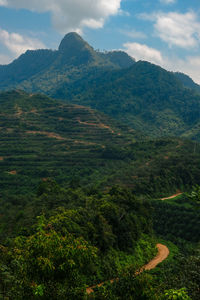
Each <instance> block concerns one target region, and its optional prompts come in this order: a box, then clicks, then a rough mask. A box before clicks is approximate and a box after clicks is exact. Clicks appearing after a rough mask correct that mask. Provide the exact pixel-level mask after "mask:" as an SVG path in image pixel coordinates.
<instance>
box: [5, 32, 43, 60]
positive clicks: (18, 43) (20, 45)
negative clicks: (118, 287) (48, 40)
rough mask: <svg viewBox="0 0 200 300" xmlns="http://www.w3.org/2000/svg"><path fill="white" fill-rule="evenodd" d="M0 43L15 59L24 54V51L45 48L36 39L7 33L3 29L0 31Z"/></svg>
mask: <svg viewBox="0 0 200 300" xmlns="http://www.w3.org/2000/svg"><path fill="white" fill-rule="evenodd" d="M0 43H2V44H3V45H4V46H5V47H6V48H7V49H8V50H9V51H10V52H11V53H12V54H13V55H14V56H15V57H16V56H19V55H20V54H22V53H24V52H25V51H26V50H35V49H39V48H40V49H41V48H45V45H44V44H43V43H42V42H40V41H39V40H38V39H35V38H33V39H32V38H29V37H26V36H22V35H20V34H18V33H9V32H8V31H6V30H3V29H0ZM4 58H5V57H4Z"/></svg>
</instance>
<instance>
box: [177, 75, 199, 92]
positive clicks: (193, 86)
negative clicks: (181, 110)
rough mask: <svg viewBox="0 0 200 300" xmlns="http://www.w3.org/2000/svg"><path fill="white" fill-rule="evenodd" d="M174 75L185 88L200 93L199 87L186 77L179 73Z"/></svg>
mask: <svg viewBox="0 0 200 300" xmlns="http://www.w3.org/2000/svg"><path fill="white" fill-rule="evenodd" d="M174 75H175V76H176V77H177V78H178V79H179V80H180V81H181V82H182V83H183V85H184V86H185V87H186V88H189V89H193V90H195V91H197V92H198V93H200V85H199V84H197V83H195V82H194V81H193V80H192V78H190V77H189V76H188V75H186V74H184V73H181V72H175V73H174Z"/></svg>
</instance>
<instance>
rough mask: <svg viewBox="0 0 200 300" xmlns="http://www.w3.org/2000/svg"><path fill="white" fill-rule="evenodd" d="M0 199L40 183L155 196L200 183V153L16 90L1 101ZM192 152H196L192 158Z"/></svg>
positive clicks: (183, 144)
mask: <svg viewBox="0 0 200 300" xmlns="http://www.w3.org/2000/svg"><path fill="white" fill-rule="evenodd" d="M0 108H1V114H0V121H1V128H0V138H1V143H0V165H1V174H0V184H1V194H3V193H9V194H16V193H27V192H30V191H31V190H32V191H33V190H34V189H35V188H36V186H37V185H38V183H39V182H40V181H41V180H47V178H52V179H56V180H57V181H58V182H59V183H64V182H65V183H67V182H68V184H75V185H76V186H77V185H79V184H80V185H84V186H91V185H94V184H95V185H96V186H99V187H101V188H106V187H108V186H111V185H112V184H123V185H126V186H130V187H132V188H133V189H134V190H135V192H137V193H143V194H145V193H147V194H157V193H160V192H161V191H163V193H167V192H168V191H169V190H172V189H176V188H180V187H181V186H182V185H185V184H186V185H188V186H191V185H193V184H195V183H196V182H198V180H200V171H199V169H198V165H199V163H200V159H199V157H200V156H199V153H200V146H199V144H197V143H193V142H190V141H187V140H185V141H184V140H180V139H160V140H155V141H154V140H152V141H151V140H148V139H147V138H145V136H144V135H143V134H141V133H140V132H137V131H135V130H133V129H130V128H128V127H127V126H125V125H121V124H120V123H117V122H116V121H114V120H112V119H110V118H108V117H107V116H105V115H103V114H101V113H98V112H96V111H94V110H92V109H90V108H87V107H83V106H78V105H72V104H67V103H65V102H61V101H57V100H52V99H50V98H48V97H46V96H42V95H39V94H36V95H33V94H27V93H25V92H22V91H13V92H6V93H1V94H0ZM191 149H194V151H191Z"/></svg>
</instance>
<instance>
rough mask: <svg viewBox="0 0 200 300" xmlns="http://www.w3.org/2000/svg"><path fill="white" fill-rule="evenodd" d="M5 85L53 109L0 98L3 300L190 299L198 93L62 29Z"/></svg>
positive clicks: (198, 265)
mask: <svg viewBox="0 0 200 300" xmlns="http://www.w3.org/2000/svg"><path fill="white" fill-rule="evenodd" d="M10 87H14V88H16V87H17V88H23V89H25V90H27V91H29V92H31V93H32V92H35V91H36V92H41V91H42V92H45V93H46V94H47V95H51V96H53V97H54V98H60V99H63V100H62V101H61V100H59V101H58V100H55V99H54V100H53V99H51V98H49V97H48V96H44V95H41V94H28V93H26V92H24V91H22V90H20V89H18V90H13V91H8V92H2V93H0V108H1V112H0V168H1V172H0V187H1V190H0V218H1V222H0V300H1V299H2V300H21V299H33V300H36V299H44V300H45V299H46V300H47V299H52V300H54V299H55V300H59V299H61V298H63V299H69V300H70V299H72V300H74V299H80V300H82V299H85V300H86V299H88V300H89V299H96V300H104V299H105V300H118V299H119V300H120V299H126V300H129V299H130V300H156V299H157V300H169V299H188V300H189V299H193V300H199V286H200V272H199V269H200V256H199V253H200V244H199V243H200V240H199V236H200V229H199V228H200V210H199V205H200V186H199V183H200V168H199V165H200V144H199V142H198V140H199V139H200V135H199V132H200V131H199V127H200V122H199V119H200V118H199V109H200V96H199V93H198V89H199V87H198V85H196V84H195V83H194V82H193V81H192V80H190V78H188V77H187V76H185V75H184V74H180V73H178V74H173V73H170V72H167V71H165V70H163V69H162V68H160V67H157V66H155V65H152V64H150V63H147V62H141V61H140V62H137V63H136V62H135V61H134V60H133V59H131V58H130V57H129V56H128V55H127V54H125V53H124V52H121V51H114V52H108V53H107V52H105V53H101V52H98V51H94V49H93V48H92V47H91V46H90V45H89V44H87V43H86V42H85V41H84V40H83V39H82V38H81V37H80V36H78V35H77V34H75V33H71V34H68V35H66V36H65V38H64V39H63V40H62V42H61V44H60V46H59V49H58V51H51V50H37V51H27V52H26V53H25V54H24V55H22V56H21V57H20V58H19V59H17V60H15V61H14V62H13V63H12V64H10V65H8V66H0V88H1V89H4V90H5V89H8V88H10ZM66 100H68V101H69V100H70V101H69V102H67V101H66ZM83 105H84V106H83ZM85 105H87V106H88V107H86V106H85ZM94 109H98V110H99V111H96V110H94ZM100 111H101V112H100ZM104 113H106V115H105V114H104ZM110 116H111V117H112V118H113V119H112V118H111V117H110ZM191 139H193V140H195V141H192V140H191ZM177 191H181V194H179V196H177V197H174V198H168V199H165V200H164V199H163V200H161V198H163V197H167V196H169V195H171V194H172V193H177ZM157 243H162V244H164V245H166V246H167V247H168V248H169V251H170V254H169V256H168V257H167V259H165V260H164V261H163V262H162V263H161V264H159V265H158V266H157V267H156V268H155V269H153V270H151V271H143V272H141V271H142V270H143V269H144V268H142V267H143V266H144V265H145V264H146V263H148V262H149V261H150V260H151V259H152V258H153V257H155V256H156V254H157V250H156V244H157ZM163 248H164V249H165V251H167V249H166V248H165V247H163ZM167 253H168V252H167ZM151 263H152V262H151ZM141 268H142V269H141ZM99 283H103V284H101V285H100V286H99V285H98V284H99ZM89 292H90V293H89Z"/></svg>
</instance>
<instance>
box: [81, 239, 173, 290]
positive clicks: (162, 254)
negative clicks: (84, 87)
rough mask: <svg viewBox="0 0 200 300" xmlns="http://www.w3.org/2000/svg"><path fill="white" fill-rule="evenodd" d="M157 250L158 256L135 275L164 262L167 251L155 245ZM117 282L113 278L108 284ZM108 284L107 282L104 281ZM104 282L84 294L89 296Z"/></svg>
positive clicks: (165, 248) (163, 246) (159, 245)
mask: <svg viewBox="0 0 200 300" xmlns="http://www.w3.org/2000/svg"><path fill="white" fill-rule="evenodd" d="M156 247H157V249H158V254H157V255H156V256H155V257H154V258H153V259H152V260H151V261H150V262H149V263H148V264H146V265H145V266H143V267H142V268H141V269H140V271H138V272H136V274H137V275H138V274H140V273H142V272H143V271H144V270H152V269H154V268H155V267H156V266H157V265H158V264H159V263H161V262H162V261H163V260H165V259H166V258H167V257H168V255H169V249H168V248H167V247H166V246H165V245H162V244H157V245H156ZM117 280H119V278H115V279H111V280H110V283H113V282H114V281H117ZM106 282H108V281H106ZM106 282H101V283H99V284H97V285H95V286H92V287H89V288H87V289H86V293H87V294H88V295H89V294H91V293H93V292H94V290H93V289H94V288H96V287H100V286H102V285H103V284H104V283H106Z"/></svg>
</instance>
